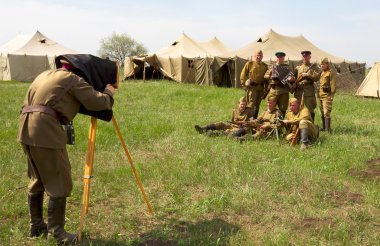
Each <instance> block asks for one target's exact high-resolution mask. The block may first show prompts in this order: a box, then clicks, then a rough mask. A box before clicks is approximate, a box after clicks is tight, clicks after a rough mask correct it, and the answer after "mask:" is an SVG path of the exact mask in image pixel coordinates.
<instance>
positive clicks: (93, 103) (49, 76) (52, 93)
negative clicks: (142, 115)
mask: <svg viewBox="0 0 380 246" xmlns="http://www.w3.org/2000/svg"><path fill="white" fill-rule="evenodd" d="M73 80H75V81H74V82H73V86H72V87H71V89H70V90H69V91H68V92H66V93H65V94H64V96H63V97H62V98H61V99H60V100H59V101H58V102H56V103H55V104H54V105H51V104H53V102H54V101H55V100H54V98H56V97H57V96H58V95H59V94H60V92H62V91H63V90H64V89H65V88H66V87H67V85H68V84H70V83H71V82H72V81H73ZM112 104H113V98H112V93H111V92H109V91H108V90H106V91H105V92H104V93H101V92H98V91H96V90H95V89H94V88H93V87H92V86H91V85H89V84H88V83H87V82H86V81H85V80H84V79H82V78H80V77H78V76H77V75H75V74H73V73H71V72H69V71H66V70H60V69H59V70H48V71H45V72H43V73H41V74H40V75H39V76H38V77H37V78H36V79H35V80H34V81H33V83H32V84H31V85H30V87H29V89H28V92H27V94H26V97H25V100H24V104H23V106H27V105H45V106H51V108H52V109H54V110H55V111H56V112H57V113H58V114H59V115H60V117H61V119H62V120H63V121H64V122H69V121H72V120H73V118H74V117H75V115H76V114H77V113H78V111H79V108H80V105H83V106H84V107H85V108H86V109H88V110H91V111H98V110H106V109H111V108H112ZM17 140H18V141H19V142H21V143H24V144H27V145H32V146H37V147H44V148H53V149H60V148H64V147H65V144H66V132H65V131H64V130H63V127H62V126H61V124H60V123H59V121H58V120H57V119H56V118H54V117H53V116H51V115H49V114H45V113H41V112H33V113H24V114H21V115H20V118H19V130H18V137H17Z"/></svg>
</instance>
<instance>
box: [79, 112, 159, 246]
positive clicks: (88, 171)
mask: <svg viewBox="0 0 380 246" xmlns="http://www.w3.org/2000/svg"><path fill="white" fill-rule="evenodd" d="M112 123H113V125H114V127H115V130H116V132H117V135H118V136H119V139H120V142H121V145H122V147H123V149H124V151H125V154H126V156H127V158H128V161H129V164H130V165H131V167H132V171H133V174H134V176H135V178H136V181H137V183H138V185H139V187H140V190H141V192H142V194H143V196H144V200H145V203H146V205H147V206H148V209H149V212H150V213H151V214H153V209H152V206H151V205H150V203H149V201H148V197H147V196H146V194H145V191H144V188H143V186H142V183H141V181H140V178H139V176H138V175H137V171H136V168H135V165H134V164H133V161H132V158H131V156H130V155H129V151H128V149H127V146H126V145H125V142H124V140H123V137H122V135H121V133H120V129H119V127H118V125H117V122H116V119H115V117H114V116H112ZM95 138H96V118H95V117H91V125H90V130H89V134H88V145H87V155H86V164H85V167H84V176H83V198H82V210H81V215H80V223H79V230H78V240H79V241H81V240H82V229H83V224H84V217H85V215H86V214H87V213H88V204H89V200H90V183H91V178H92V172H93V167H94V153H95Z"/></svg>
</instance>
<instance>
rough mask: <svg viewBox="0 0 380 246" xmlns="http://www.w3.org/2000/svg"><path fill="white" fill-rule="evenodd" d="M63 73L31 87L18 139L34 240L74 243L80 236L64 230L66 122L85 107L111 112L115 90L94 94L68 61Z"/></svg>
mask: <svg viewBox="0 0 380 246" xmlns="http://www.w3.org/2000/svg"><path fill="white" fill-rule="evenodd" d="M61 63H62V68H61V69H52V70H48V71H45V72H43V73H41V74H40V75H39V76H38V77H37V78H36V79H35V80H34V81H33V83H32V84H31V85H30V87H29V89H28V92H27V94H26V97H25V100H24V103H23V107H22V111H21V115H20V119H19V131H18V138H17V139H18V141H19V142H20V143H21V145H22V147H23V150H24V152H25V154H26V156H27V163H28V176H29V178H30V181H29V186H28V193H29V194H28V204H29V215H30V231H29V236H30V237H38V236H40V235H46V234H47V233H49V234H52V235H53V236H54V238H55V239H56V241H57V243H58V244H71V243H75V241H76V236H77V235H75V234H71V233H67V232H66V231H65V229H64V227H65V211H66V197H68V196H70V194H71V191H72V178H71V165H70V161H69V157H68V154H67V150H66V142H67V137H66V132H65V131H64V130H63V127H62V125H61V124H67V123H68V122H71V121H72V120H73V118H74V117H75V115H76V114H77V113H78V111H79V108H80V106H81V105H83V106H84V107H85V108H86V109H87V110H93V111H97V110H99V111H100V110H108V109H111V108H112V105H113V94H114V93H115V91H116V89H115V88H114V87H113V86H112V85H110V84H108V85H107V86H106V88H105V90H104V92H103V93H101V92H97V91H95V89H94V88H93V87H92V86H91V85H90V84H88V83H87V82H86V81H85V80H84V79H83V78H81V77H79V76H77V75H76V74H74V71H78V70H77V69H76V68H75V67H73V66H72V65H71V64H70V63H69V62H68V61H66V60H61ZM44 192H46V193H47V195H48V196H49V204H48V210H47V212H48V220H47V224H46V223H45V222H44V219H43V213H42V211H43V197H44Z"/></svg>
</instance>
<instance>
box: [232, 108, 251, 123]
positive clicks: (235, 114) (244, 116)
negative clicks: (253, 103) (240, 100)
mask: <svg viewBox="0 0 380 246" xmlns="http://www.w3.org/2000/svg"><path fill="white" fill-rule="evenodd" d="M251 112H252V111H251V109H250V108H249V107H246V108H245V110H244V111H242V112H240V111H239V108H236V109H234V110H233V111H232V120H231V121H232V122H239V121H248V120H249V118H251V117H252V114H251Z"/></svg>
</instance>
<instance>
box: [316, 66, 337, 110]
mask: <svg viewBox="0 0 380 246" xmlns="http://www.w3.org/2000/svg"><path fill="white" fill-rule="evenodd" d="M335 92H336V85H335V76H334V74H333V73H332V72H331V71H330V70H327V71H323V72H322V73H321V77H320V79H319V91H318V98H319V109H320V111H321V115H322V116H323V117H326V118H330V116H331V110H332V98H333V97H334V94H335Z"/></svg>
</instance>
